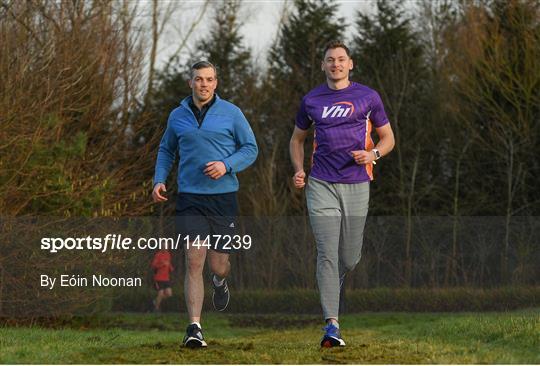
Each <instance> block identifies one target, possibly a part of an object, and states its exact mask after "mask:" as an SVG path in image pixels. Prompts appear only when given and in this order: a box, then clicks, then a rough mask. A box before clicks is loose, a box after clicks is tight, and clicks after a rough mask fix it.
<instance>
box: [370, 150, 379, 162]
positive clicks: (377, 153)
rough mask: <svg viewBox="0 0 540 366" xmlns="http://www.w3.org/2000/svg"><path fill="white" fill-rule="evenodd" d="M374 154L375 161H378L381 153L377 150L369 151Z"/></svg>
mask: <svg viewBox="0 0 540 366" xmlns="http://www.w3.org/2000/svg"><path fill="white" fill-rule="evenodd" d="M371 151H373V153H374V154H375V160H379V159H380V158H381V152H380V151H379V150H377V149H373V150H371Z"/></svg>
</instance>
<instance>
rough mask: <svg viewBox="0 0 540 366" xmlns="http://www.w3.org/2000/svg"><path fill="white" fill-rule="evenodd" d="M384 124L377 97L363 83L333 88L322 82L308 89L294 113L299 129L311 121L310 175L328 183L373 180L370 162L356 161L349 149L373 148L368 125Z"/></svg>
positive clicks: (386, 119) (305, 126)
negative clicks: (311, 149) (337, 88)
mask: <svg viewBox="0 0 540 366" xmlns="http://www.w3.org/2000/svg"><path fill="white" fill-rule="evenodd" d="M387 123H388V117H386V113H385V112H384V107H383V104H382V101H381V97H380V96H379V94H378V93H377V92H376V91H375V90H373V89H370V88H368V87H367V86H365V85H362V84H358V83H355V82H351V84H350V85H349V86H348V87H346V88H344V89H340V90H333V89H330V88H329V87H328V85H327V84H326V83H325V84H322V85H319V86H318V87H316V88H315V89H313V90H311V91H310V92H309V93H308V94H307V95H306V96H305V97H304V98H303V99H302V104H301V105H300V110H299V111H298V114H297V115H296V126H297V127H298V128H300V129H302V130H307V129H308V128H309V127H310V126H311V125H312V124H315V141H314V152H313V166H312V169H311V176H313V177H315V178H317V179H321V180H324V181H326V182H331V183H360V182H367V181H370V180H373V164H366V165H358V164H356V163H355V161H354V159H353V157H352V156H351V151H353V150H367V151H370V150H371V149H373V147H374V144H373V140H372V139H371V131H372V125H374V126H375V127H382V126H384V125H385V124H387Z"/></svg>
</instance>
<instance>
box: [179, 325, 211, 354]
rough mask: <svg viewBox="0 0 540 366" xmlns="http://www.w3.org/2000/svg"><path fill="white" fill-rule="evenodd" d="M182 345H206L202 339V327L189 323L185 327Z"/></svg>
mask: <svg viewBox="0 0 540 366" xmlns="http://www.w3.org/2000/svg"><path fill="white" fill-rule="evenodd" d="M183 343H184V347H189V348H199V347H206V346H207V344H206V342H205V341H204V337H203V334H202V329H201V328H199V327H198V326H197V324H191V325H189V326H188V327H187V329H186V335H185V336H184V341H183Z"/></svg>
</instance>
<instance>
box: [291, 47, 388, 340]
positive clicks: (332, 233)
mask: <svg viewBox="0 0 540 366" xmlns="http://www.w3.org/2000/svg"><path fill="white" fill-rule="evenodd" d="M352 68H353V61H352V59H351V58H350V52H349V49H348V48H347V47H346V46H345V45H344V44H343V43H341V42H338V41H333V42H330V43H329V44H328V45H327V46H326V48H325V51H324V59H323V61H322V64H321V69H322V70H323V71H324V72H325V74H326V83H325V84H322V85H319V86H318V87H316V88H315V89H313V90H311V91H310V92H309V93H308V94H307V95H306V96H305V97H304V98H303V99H302V103H301V105H300V110H299V111H298V114H297V116H296V126H295V128H294V132H293V135H292V137H291V142H290V146H289V148H290V154H291V160H292V164H293V166H294V171H295V174H294V177H293V181H294V186H295V187H296V188H303V187H304V186H305V185H306V183H305V177H306V173H305V172H304V141H305V139H306V137H307V135H308V133H309V132H308V129H309V127H310V126H311V125H312V124H313V125H315V140H314V152H313V157H312V159H313V160H312V168H311V173H310V176H309V181H308V183H307V187H306V201H307V205H308V212H309V217H310V222H311V227H312V229H313V234H314V236H315V241H316V245H317V283H318V286H319V291H320V297H321V304H322V308H323V315H324V319H325V320H326V327H325V334H324V335H323V338H322V340H321V346H322V347H334V346H344V345H345V342H344V341H343V339H342V338H341V332H340V331H339V323H338V319H339V318H338V315H339V314H338V312H339V300H340V299H339V297H340V290H341V286H342V285H343V280H344V278H345V275H346V273H347V272H349V271H351V270H352V269H353V268H354V267H355V266H356V264H357V263H358V262H359V261H360V255H361V251H362V240H363V231H364V225H365V222H366V216H367V211H368V203H369V182H370V181H371V180H373V165H375V164H376V162H375V161H376V160H378V159H380V158H381V157H383V156H385V155H386V154H388V153H389V152H390V151H391V150H392V149H393V147H394V134H393V132H392V128H391V127H390V123H389V122H388V118H387V117H386V113H385V111H384V107H383V104H382V101H381V98H380V96H379V94H378V93H377V92H376V91H375V90H373V89H370V88H368V87H367V86H364V85H361V84H358V83H355V82H352V81H349V72H350V71H351V70H352ZM373 127H374V128H375V131H376V132H377V135H378V136H379V142H378V143H377V145H375V144H374V143H373V141H372V139H371V132H372V129H373Z"/></svg>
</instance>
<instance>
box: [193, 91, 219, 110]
mask: <svg viewBox="0 0 540 366" xmlns="http://www.w3.org/2000/svg"><path fill="white" fill-rule="evenodd" d="M192 98H193V104H195V107H197V108H198V109H199V110H201V109H202V107H204V106H205V105H207V104H208V103H210V102H211V101H212V99H214V95H212V96H211V97H210V98H208V99H207V100H205V101H204V102H203V101H201V100H200V99H197V98H196V97H195V96H194V95H193V96H192Z"/></svg>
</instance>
